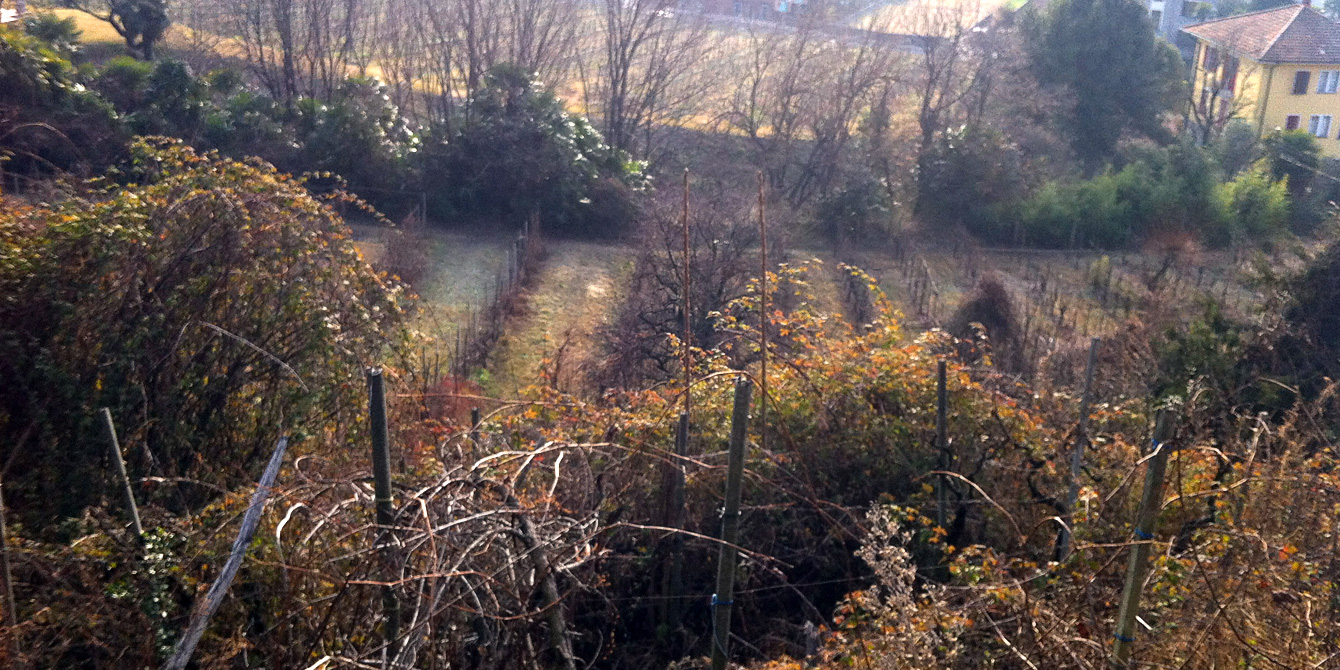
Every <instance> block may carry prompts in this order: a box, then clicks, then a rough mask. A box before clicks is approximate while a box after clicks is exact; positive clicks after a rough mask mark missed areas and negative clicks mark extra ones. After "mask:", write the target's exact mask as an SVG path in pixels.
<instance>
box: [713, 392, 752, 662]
mask: <svg viewBox="0 0 1340 670" xmlns="http://www.w3.org/2000/svg"><path fill="white" fill-rule="evenodd" d="M752 391H753V384H751V383H750V382H749V380H748V379H740V380H738V381H736V382H735V406H734V409H733V410H732V411H731V427H730V460H729V463H728V465H727V467H726V501H725V506H724V508H723V511H722V513H721V547H720V551H719V553H718V555H717V590H716V593H713V594H712V670H725V669H726V663H727V662H728V660H729V658H730V615H731V607H732V606H733V605H734V604H735V560H736V558H737V557H738V552H737V551H736V549H735V547H736V545H737V542H738V541H739V538H740V486H741V480H742V479H743V478H744V441H745V433H746V432H747V430H748V427H749V396H750V395H751V393H752Z"/></svg>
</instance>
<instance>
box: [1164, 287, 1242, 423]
mask: <svg viewBox="0 0 1340 670" xmlns="http://www.w3.org/2000/svg"><path fill="white" fill-rule="evenodd" d="M1203 310H1204V311H1203V313H1202V314H1201V315H1200V316H1199V317H1198V318H1196V319H1193V320H1192V321H1191V323H1189V324H1188V325H1187V326H1185V327H1184V328H1169V329H1168V330H1167V332H1166V333H1165V334H1164V336H1163V338H1161V339H1160V340H1158V341H1156V342H1155V354H1156V355H1157V357H1158V362H1159V370H1158V378H1157V379H1156V381H1155V383H1154V389H1153V390H1154V393H1155V394H1156V395H1158V396H1165V395H1172V396H1182V397H1187V396H1189V395H1190V394H1191V393H1193V392H1194V391H1196V390H1197V389H1200V390H1206V391H1210V392H1212V393H1214V394H1215V397H1214V399H1213V401H1214V402H1230V403H1231V402H1232V401H1233V400H1234V399H1235V395H1236V393H1237V391H1238V389H1239V388H1240V386H1241V383H1242V375H1241V371H1240V369H1239V368H1238V362H1239V361H1240V360H1241V358H1242V355H1243V352H1244V349H1245V343H1244V341H1243V333H1242V329H1241V327H1240V326H1239V325H1238V324H1235V323H1233V322H1232V321H1230V320H1229V319H1228V317H1227V316H1226V315H1225V314H1224V312H1223V308H1222V307H1221V306H1220V305H1219V304H1218V303H1217V302H1215V301H1214V300H1212V299H1208V298H1207V299H1206V300H1205V302H1204V305H1203Z"/></svg>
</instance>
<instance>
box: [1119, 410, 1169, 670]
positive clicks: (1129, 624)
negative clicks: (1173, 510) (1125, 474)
mask: <svg viewBox="0 0 1340 670" xmlns="http://www.w3.org/2000/svg"><path fill="white" fill-rule="evenodd" d="M1172 432H1173V427H1172V417H1171V413H1170V412H1169V411H1168V410H1166V409H1164V410H1159V413H1158V418H1157V419H1155V420H1154V439H1153V442H1152V453H1151V454H1150V455H1149V456H1148V461H1149V462H1148V463H1147V464H1146V465H1145V490H1144V493H1143V494H1142V495H1141V496H1140V510H1139V512H1138V513H1137V514H1136V517H1135V519H1136V520H1135V537H1136V539H1137V540H1138V541H1137V542H1136V543H1135V545H1134V546H1133V547H1132V548H1131V560H1130V563H1129V564H1128V565H1127V566H1126V585H1125V587H1124V588H1123V589H1122V592H1121V610H1120V613H1119V614H1118V615H1117V632H1116V633H1114V634H1113V635H1112V637H1114V638H1116V642H1115V643H1114V644H1113V645H1112V665H1113V666H1115V667H1117V668H1122V669H1123V670H1124V669H1125V668H1127V667H1129V663H1130V660H1131V651H1132V648H1133V644H1134V643H1135V617H1136V615H1137V614H1139V611H1140V590H1141V588H1142V587H1143V586H1144V581H1145V571H1146V569H1147V568H1148V561H1149V551H1150V548H1151V544H1152V542H1153V540H1154V533H1153V530H1154V522H1155V521H1157V520H1158V514H1159V508H1160V507H1161V506H1162V503H1163V474H1164V472H1165V470H1166V468H1167V466H1168V452H1169V451H1170V450H1171V447H1169V446H1168V445H1167V442H1168V440H1169V439H1170V438H1171V437H1172Z"/></svg>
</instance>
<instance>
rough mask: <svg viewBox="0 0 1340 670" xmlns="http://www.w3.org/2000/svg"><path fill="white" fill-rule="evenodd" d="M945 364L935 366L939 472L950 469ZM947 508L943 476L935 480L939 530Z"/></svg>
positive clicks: (936, 442)
mask: <svg viewBox="0 0 1340 670" xmlns="http://www.w3.org/2000/svg"><path fill="white" fill-rule="evenodd" d="M946 377H947V375H946V371H945V362H944V360H943V359H941V360H940V361H939V362H938V363H937V365H936V366H935V397H936V399H935V448H936V450H937V451H938V452H939V460H940V464H939V468H940V470H948V469H949V468H950V467H952V464H951V463H950V462H949V388H948V384H947V383H946V382H947V378H946ZM948 506H949V480H948V478H947V477H946V476H945V475H940V476H938V477H936V479H935V522H936V523H937V524H939V526H940V527H941V528H944V527H945V523H946V522H947V521H948V514H947V513H946V511H945V508H946V507H948Z"/></svg>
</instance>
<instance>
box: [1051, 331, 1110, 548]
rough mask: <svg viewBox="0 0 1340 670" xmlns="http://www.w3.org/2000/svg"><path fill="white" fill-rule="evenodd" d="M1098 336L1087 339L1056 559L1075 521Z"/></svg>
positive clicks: (1068, 546) (1087, 433) (1087, 439)
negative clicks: (1087, 349)
mask: <svg viewBox="0 0 1340 670" xmlns="http://www.w3.org/2000/svg"><path fill="white" fill-rule="evenodd" d="M1099 342H1100V338H1097V337H1095V338H1093V339H1091V340H1089V364H1088V365H1087V366H1085V368H1084V393H1083V395H1081V396H1080V399H1079V425H1078V426H1077V427H1076V428H1075V446H1074V447H1073V448H1072V449H1071V451H1070V492H1069V494H1068V495H1067V496H1066V507H1065V508H1066V518H1065V525H1064V526H1062V527H1061V534H1060V535H1059V536H1058V537H1057V539H1056V560H1058V561H1064V560H1065V559H1066V557H1067V556H1069V555H1070V537H1071V528H1072V527H1073V524H1074V523H1075V503H1076V502H1077V501H1078V500H1079V475H1080V469H1081V468H1083V467H1084V449H1085V447H1087V446H1088V444H1089V405H1091V404H1092V403H1093V370H1094V367H1095V366H1096V365H1097V364H1098V345H1099Z"/></svg>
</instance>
